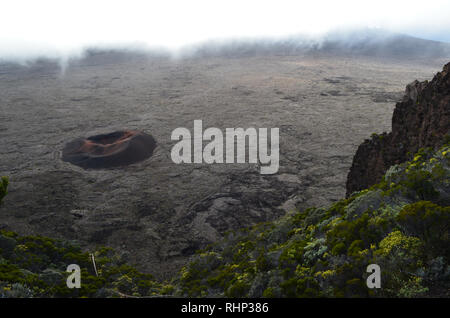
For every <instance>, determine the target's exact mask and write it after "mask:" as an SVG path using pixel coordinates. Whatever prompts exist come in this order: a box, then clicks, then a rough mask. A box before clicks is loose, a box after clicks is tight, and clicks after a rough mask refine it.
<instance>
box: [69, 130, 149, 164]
mask: <svg viewBox="0 0 450 318" xmlns="http://www.w3.org/2000/svg"><path fill="white" fill-rule="evenodd" d="M155 147H156V142H155V139H154V138H153V137H152V136H150V135H147V134H145V133H143V132H140V131H116V132H113V133H110V134H103V135H97V136H92V137H89V138H87V139H83V138H79V139H76V140H74V141H72V142H69V143H68V144H67V145H66V146H65V147H64V150H63V157H62V159H63V160H64V161H67V162H70V163H72V164H74V165H77V166H80V167H82V168H85V169H89V168H91V169H101V168H110V167H117V166H126V165H129V164H132V163H135V162H138V161H142V160H144V159H147V158H148V157H150V156H151V155H152V154H153V150H154V149H155Z"/></svg>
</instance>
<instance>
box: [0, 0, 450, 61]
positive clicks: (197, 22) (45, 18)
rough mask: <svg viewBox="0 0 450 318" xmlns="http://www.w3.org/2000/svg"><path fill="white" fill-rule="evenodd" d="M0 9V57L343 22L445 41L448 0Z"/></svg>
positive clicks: (133, 0) (264, 33) (281, 33)
mask: <svg viewBox="0 0 450 318" xmlns="http://www.w3.org/2000/svg"><path fill="white" fill-rule="evenodd" d="M1 10H2V17H1V19H0V59H15V60H19V61H20V60H26V59H28V58H35V57H42V56H45V57H55V58H56V57H59V58H63V59H64V58H67V57H69V56H79V55H80V54H81V53H82V52H83V49H84V48H86V47H97V48H104V47H118V48H129V47H130V46H131V47H139V48H155V47H157V48H164V49H168V50H171V51H176V50H179V49H180V48H183V47H186V46H192V45H195V44H198V43H202V42H205V41H221V40H222V41H223V40H229V39H243V38H250V39H256V38H261V37H269V38H277V37H286V36H289V35H295V34H302V35H303V36H306V37H310V38H315V37H316V38H317V37H320V36H322V35H323V34H325V33H327V32H329V31H331V30H336V29H346V28H353V29H355V28H367V27H369V28H382V29H387V30H390V31H392V32H400V33H406V34H409V35H413V36H414V35H418V36H423V35H427V36H428V38H431V39H435V40H444V41H445V40H450V38H449V39H446V38H445V36H447V34H450V32H448V31H449V30H450V19H449V18H448V17H449V16H450V2H449V1H445V0H436V1H433V2H429V3H424V2H423V1H418V0H400V1H391V0H378V1H373V2H367V1H361V0H343V1H331V0H315V1H289V0H277V1H266V0H246V1H242V0H226V1H211V0H189V1H183V0H164V1H162V0H161V1H139V0H126V1H121V0H95V1H94V0H67V1H60V0H40V1H35V0H29V1H27V0H6V3H2V5H1ZM440 37H441V38H440Z"/></svg>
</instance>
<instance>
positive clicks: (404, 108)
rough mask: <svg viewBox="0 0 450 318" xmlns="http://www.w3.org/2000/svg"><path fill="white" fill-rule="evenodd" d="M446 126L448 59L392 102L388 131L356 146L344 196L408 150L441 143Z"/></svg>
mask: <svg viewBox="0 0 450 318" xmlns="http://www.w3.org/2000/svg"><path fill="white" fill-rule="evenodd" d="M449 128H450V63H448V64H446V65H445V66H444V69H443V70H442V72H440V73H437V74H436V75H435V76H434V78H433V80H432V81H431V82H428V81H424V82H418V81H417V80H416V81H414V82H413V83H411V84H409V85H408V86H407V87H406V90H405V95H404V97H403V100H402V101H401V102H399V103H397V104H396V106H395V110H394V115H393V116H392V132H390V133H383V134H382V135H376V136H372V138H371V139H370V140H365V141H364V142H363V143H362V144H361V145H360V146H359V148H358V150H357V151H356V154H355V156H354V158H353V164H352V167H351V169H350V172H349V174H348V176H347V196H349V195H350V194H351V193H352V192H354V191H359V190H362V189H366V188H368V187H370V186H371V185H373V184H375V183H377V182H379V181H380V180H381V178H382V177H383V175H384V173H385V172H386V170H387V169H388V168H389V167H390V166H392V165H394V164H398V163H401V162H404V161H406V160H408V154H413V153H415V152H417V151H418V150H419V149H420V148H422V147H433V148H437V147H439V146H441V145H442V144H443V142H444V136H445V135H446V134H448V132H449Z"/></svg>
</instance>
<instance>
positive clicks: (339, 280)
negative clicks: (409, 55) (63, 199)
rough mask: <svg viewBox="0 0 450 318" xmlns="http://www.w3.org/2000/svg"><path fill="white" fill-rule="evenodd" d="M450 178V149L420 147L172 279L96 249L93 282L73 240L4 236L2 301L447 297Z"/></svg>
mask: <svg viewBox="0 0 450 318" xmlns="http://www.w3.org/2000/svg"><path fill="white" fill-rule="evenodd" d="M449 174H450V144H447V145H445V146H444V147H442V148H441V149H440V150H438V151H432V150H431V149H422V150H421V151H419V153H418V154H417V155H416V156H415V157H414V158H412V160H411V161H409V162H405V163H403V164H400V165H396V166H393V167H391V168H390V169H389V170H388V171H387V173H386V175H385V177H384V179H383V180H382V182H380V183H379V184H377V185H374V186H372V187H371V188H370V189H366V190H363V191H360V192H357V193H353V194H352V195H351V196H350V197H349V198H347V199H343V200H340V201H338V202H336V203H335V204H333V205H332V206H330V207H328V208H310V209H307V210H305V211H298V212H294V213H290V214H288V215H286V216H284V217H282V218H280V219H279V220H277V221H275V222H268V223H262V224H258V225H256V226H253V227H250V228H245V229H241V230H238V231H234V232H230V233H228V234H227V235H226V237H225V239H223V240H221V241H219V242H217V243H215V244H214V245H211V246H209V247H208V248H206V249H204V250H202V251H199V252H198V253H197V254H196V255H195V256H194V257H193V258H192V260H191V261H190V262H189V263H188V264H187V265H186V266H185V267H184V268H183V269H182V270H181V272H180V274H179V275H178V276H177V277H176V278H174V279H173V281H171V282H170V283H161V282H158V281H156V280H155V279H154V278H153V277H152V276H151V275H148V274H143V273H140V272H139V271H137V270H136V269H134V268H133V267H131V266H129V265H127V264H125V262H123V261H122V260H121V259H120V258H119V257H117V256H115V254H114V252H113V251H112V250H111V249H109V248H101V249H99V250H98V251H96V252H95V253H94V254H95V259H96V263H97V268H98V276H97V275H96V273H95V271H94V268H93V264H92V262H91V259H90V257H89V254H88V253H86V252H83V251H82V249H81V248H80V247H79V246H77V245H76V243H74V242H64V241H59V240H53V239H49V238H45V237H40V236H22V237H21V236H18V235H17V234H15V233H12V232H5V231H3V232H1V234H0V297H116V296H117V297H119V296H124V295H129V296H136V297H140V296H167V295H174V296H192V297H212V296H225V297H422V296H440V297H450V265H449V260H450V236H449V224H450V206H449V205H450V204H449V203H450V178H449ZM3 182H4V183H3V185H2V187H1V191H2V192H1V193H2V194H3V195H4V193H6V185H7V181H3ZM5 184H6V185H5ZM0 198H1V197H0ZM71 263H75V264H78V265H80V267H81V269H82V284H81V288H80V289H68V288H67V287H66V277H67V275H68V273H66V272H65V269H66V267H67V265H68V264H71ZM369 264H378V265H379V266H380V268H381V288H379V289H369V288H367V286H366V279H367V276H368V275H369V273H367V272H366V268H367V266H368V265H369Z"/></svg>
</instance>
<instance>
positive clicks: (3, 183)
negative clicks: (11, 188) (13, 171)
mask: <svg viewBox="0 0 450 318" xmlns="http://www.w3.org/2000/svg"><path fill="white" fill-rule="evenodd" d="M8 183H9V181H8V178H7V177H2V178H1V179H0V204H1V203H2V200H3V198H4V197H5V195H6V194H7V193H8V191H7V189H8Z"/></svg>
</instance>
